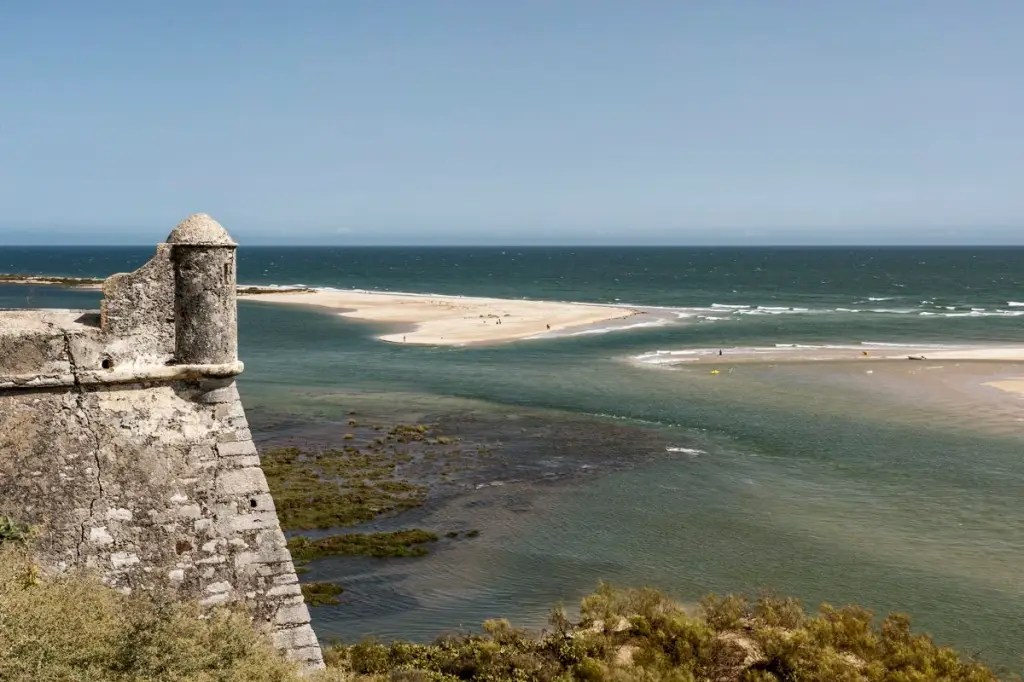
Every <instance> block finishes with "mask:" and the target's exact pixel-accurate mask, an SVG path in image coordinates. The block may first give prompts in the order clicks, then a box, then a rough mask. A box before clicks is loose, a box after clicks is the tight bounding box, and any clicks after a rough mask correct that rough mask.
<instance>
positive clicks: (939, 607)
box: [0, 248, 1024, 670]
mask: <svg viewBox="0 0 1024 682" xmlns="http://www.w3.org/2000/svg"><path fill="white" fill-rule="evenodd" d="M149 253H150V251H149V250H148V249H141V250H140V249H123V250H115V251H113V252H108V253H101V252H98V251H96V250H89V249H59V250H58V249H52V250H46V249H31V250H26V249H10V248H6V249H0V271H18V272H28V271H33V272H38V273H46V274H74V275H94V276H102V275H106V274H110V273H111V272H114V271H118V270H125V269H130V268H131V267H135V266H137V265H139V264H141V262H144V260H145V259H146V258H147V257H148V255H149ZM240 255H241V262H240V268H239V271H240V280H241V281H243V282H247V283H261V284H296V283H302V284H309V285H317V286H334V287H357V288H366V289H382V290H393V291H420V292H438V293H460V294H481V295H496V296H507V297H517V298H518V297H526V298H546V299H556V300H586V301H600V302H620V303H634V304H644V305H657V306H667V307H671V308H673V309H674V310H675V312H676V313H677V320H676V321H675V322H673V323H672V324H669V325H666V326H662V327H652V328H643V329H634V330H628V331H621V332H615V333H606V334H592V335H585V336H573V337H567V338H559V339H545V340H535V341H526V342H519V343H515V344H508V345H504V346H499V347H476V348H426V347H413V346H396V345H389V344H385V343H382V342H379V341H377V340H375V339H374V338H373V337H374V335H375V334H377V333H380V332H381V331H382V329H383V328H382V327H379V326H375V325H368V324H362V323H358V322H354V321H352V320H347V319H344V318H340V317H338V316H333V315H328V314H323V313H321V312H316V311H308V310H302V309H293V308H284V307H280V308H279V307H276V306H270V305H261V304H255V303H247V302H243V303H242V304H241V305H240V339H241V354H242V357H243V359H244V360H245V362H246V373H245V374H244V375H243V377H242V380H241V386H242V391H243V395H244V398H245V400H246V404H247V408H248V411H249V415H250V421H251V422H252V423H253V427H254V430H256V431H257V432H258V433H260V437H261V438H263V439H269V440H273V439H274V438H276V437H278V435H276V434H279V433H280V432H283V431H285V430H288V432H289V433H291V434H295V433H298V434H301V433H303V429H305V428H308V429H310V430H312V429H317V428H319V429H320V431H319V433H320V434H321V435H322V433H324V432H327V433H330V427H331V425H332V424H337V425H338V432H339V433H340V430H341V426H340V425H341V424H342V423H343V421H344V419H345V417H346V414H347V412H348V411H349V410H356V411H359V412H361V413H372V414H379V415H383V416H386V415H393V416H395V417H405V416H409V417H417V418H418V417H423V416H427V417H432V418H437V419H442V420H444V419H449V420H454V421H455V422H456V423H463V422H465V423H467V424H475V425H477V426H476V428H479V429H482V430H486V429H487V428H491V427H492V426H493V428H495V429H506V431H505V432H504V433H511V431H510V430H509V427H508V425H509V424H514V423H522V424H528V426H524V427H523V428H522V429H520V431H521V432H522V434H524V435H523V438H526V437H527V436H528V437H529V439H528V443H527V444H525V445H520V446H518V447H519V449H518V450H517V451H516V452H517V455H516V456H517V457H521V458H522V461H523V462H524V468H523V470H522V471H518V470H517V469H516V468H515V467H510V468H509V469H508V470H507V471H504V473H503V474H502V475H501V476H499V478H500V479H501V480H498V481H497V482H498V483H504V485H501V486H487V487H483V488H480V489H473V490H470V491H467V492H466V493H465V494H463V495H461V496H457V497H455V498H452V499H450V500H446V501H443V503H438V504H435V505H432V506H430V507H428V508H427V509H425V510H421V511H418V512H413V513H411V514H410V515H409V516H407V517H402V518H400V519H397V520H394V521H383V522H381V524H380V525H381V527H388V525H387V524H388V523H394V524H397V525H405V526H411V525H419V526H422V527H430V528H437V529H441V530H443V529H446V528H466V527H473V528H479V529H480V530H481V535H480V537H479V538H477V539H476V540H475V541H473V542H459V543H451V544H447V545H444V546H442V547H440V548H439V549H438V550H437V551H435V552H434V553H433V554H432V555H431V556H430V557H427V558H425V559H422V560H414V561H389V562H378V561H370V560H362V559H348V560H340V561H331V562H323V563H322V564H318V565H316V566H315V567H314V572H313V574H312V575H311V577H312V578H317V579H337V580H339V581H340V582H341V583H342V584H344V585H345V587H346V589H347V592H346V595H345V598H346V600H345V603H343V604H342V605H341V606H338V607H325V608H319V609H315V611H314V620H315V623H316V626H317V629H318V632H319V633H320V634H321V636H332V635H337V636H341V637H345V638H349V639H351V638H354V637H358V636H361V635H366V634H376V635H379V636H382V637H396V636H402V637H415V638H427V637H430V636H432V635H433V634H436V633H437V632H439V631H442V630H451V629H456V628H459V627H460V626H464V627H469V626H472V625H474V624H476V623H478V622H479V621H480V620H481V619H483V618H486V617H491V616H496V615H503V616H509V617H511V618H512V619H513V620H515V621H517V622H520V623H525V624H536V625H539V624H541V623H542V622H543V619H544V617H545V615H546V613H547V609H548V608H549V607H550V606H551V605H552V604H553V603H554V602H556V601H559V600H562V601H565V602H570V603H571V602H573V601H574V600H576V599H577V598H578V597H579V596H581V595H582V594H584V593H586V592H587V591H588V590H590V589H591V588H592V587H593V586H594V585H595V583H596V582H597V580H598V579H602V578H603V579H607V580H612V581H615V582H619V583H628V584H653V585H657V586H659V587H663V588H665V589H668V590H670V591H672V592H673V593H675V594H677V595H678V596H680V597H681V598H683V599H687V600H691V599H696V598H698V597H699V596H700V595H701V594H704V593H705V592H708V591H712V590H713V591H720V592H724V591H748V592H751V591H757V590H759V589H765V588H767V589H772V590H776V591H778V592H785V593H792V594H795V595H797V596H799V597H801V598H803V599H805V600H807V601H808V602H810V603H816V602H819V601H822V600H827V601H831V602H839V603H845V602H849V601H856V602H860V603H864V604H867V605H868V606H870V607H873V608H875V609H877V610H883V611H884V610H903V611H907V612H909V613H910V614H911V615H912V616H913V617H914V619H915V621H916V622H917V623H918V624H919V625H921V626H922V627H924V628H926V629H927V630H929V631H931V632H932V633H934V634H935V635H936V636H937V637H938V638H939V639H940V640H941V641H943V642H949V643H953V644H956V645H958V646H960V647H963V648H964V649H965V650H968V651H970V652H979V653H980V655H981V656H982V657H983V658H984V659H986V660H989V661H992V662H995V663H997V664H1000V665H1008V666H1011V667H1013V668H1015V669H1017V670H1020V668H1021V660H1022V656H1024V644H1022V640H1021V637H1020V634H1021V628H1020V622H1021V615H1022V613H1024V570H1022V568H1021V567H1022V566H1024V509H1022V505H1021V499H1022V493H1024V458H1022V452H1024V449H1022V444H1024V438H1022V428H1024V422H1020V421H1017V420H1016V419H1015V417H1014V415H1020V416H1021V417H1024V414H1021V413H1020V409H1019V408H1017V407H1014V406H1013V404H1012V403H1011V404H1010V407H1009V408H1006V409H1005V410H1004V412H999V413H995V412H993V413H989V412H985V411H984V410H985V409H987V408H985V403H984V400H980V402H978V403H977V404H976V405H975V404H973V403H972V407H971V409H970V410H961V409H957V404H956V401H953V400H950V401H944V400H943V394H942V393H941V392H940V391H938V390H937V389H936V386H937V385H936V384H935V383H934V382H930V380H928V381H925V380H924V379H921V381H925V383H920V384H914V383H906V382H904V383H899V382H900V381H902V378H901V377H895V376H894V377H893V381H894V382H896V383H894V384H893V385H896V386H898V387H902V388H899V389H898V390H880V389H877V388H876V387H875V385H873V384H870V383H865V382H868V381H869V379H868V378H867V377H865V375H864V374H863V373H862V372H861V371H860V370H859V369H858V370H851V369H850V367H849V366H845V365H841V364H835V365H833V364H823V365H816V366H814V367H808V366H806V365H797V366H785V365H779V366H770V365H747V366H739V365H738V366H736V367H731V368H730V369H732V370H733V371H732V372H729V373H723V375H721V376H718V377H711V376H709V375H708V374H707V373H706V371H705V370H704V369H698V368H682V369H679V370H666V369H665V368H659V367H653V366H644V365H642V364H639V363H636V362H634V361H631V360H630V359H631V358H635V357H636V356H638V355H641V354H644V353H650V352H652V351H655V350H679V349H686V348H702V347H711V348H717V347H726V348H730V347H732V346H773V345H775V344H793V343H798V344H821V345H830V344H846V343H856V342H864V341H869V342H883V343H884V342H889V343H891V342H897V341H905V342H924V343H939V342H941V343H958V342H979V341H982V342H1018V343H1019V342H1021V341H1022V340H1024V334H1022V324H1024V306H1021V305H1019V303H1020V302H1021V301H1022V299H1024V286H1022V285H1024V250H1022V249H919V250H914V249H875V250H871V249H782V250H772V249H750V250H743V249H635V250H634V249H578V250H572V249H508V250H505V251H502V250H500V249H351V250H330V249H328V250H319V251H317V250H311V249H285V250H281V249H243V250H242V251H241V254H240ZM97 300H98V294H96V293H95V292H76V291H63V290H59V289H50V288H45V287H22V286H0V306H11V307H19V306H25V305H33V306H68V307H93V306H95V305H96V302H97ZM1014 303H1018V305H1014ZM723 369H724V367H723ZM855 371H856V374H855V373H854V372H855ZM958 371H959V370H958ZM964 371H967V370H964ZM969 371H971V372H980V373H985V372H989V373H992V374H993V376H995V375H997V374H998V373H999V372H1003V371H1006V370H1005V368H999V367H995V366H976V367H972V368H971V369H970V370H969ZM879 374H881V372H880V373H879ZM1021 374H1024V369H1022V371H1021ZM875 378H878V379H881V378H882V377H880V376H876V377H875ZM914 381H918V379H914ZM878 385H879V386H881V384H878ZM886 385H888V384H886ZM915 390H916V391H919V392H920V395H916V394H915V393H914V391H915ZM971 395H973V394H971ZM971 395H968V396H967V398H966V399H971ZM985 399H986V400H987V398H985ZM1006 400H1012V399H1011V398H1007V399H1006ZM1006 415H1009V417H1007V416H1006ZM515 420H520V421H519V422H517V421H515ZM324 425H327V428H326V431H325V430H324ZM602 429H607V430H608V431H607V436H606V435H605V433H606V432H605V431H603V430H602ZM545 434H547V435H545ZM552 434H554V435H552ZM595 434H596V435H595ZM514 441H515V438H514V437H512V436H509V437H508V447H514V446H515V443H514ZM666 448H673V449H674V450H667V449H666ZM679 448H685V449H687V450H689V451H691V452H684V451H681V450H678V449H679ZM526 463H529V464H530V466H534V468H529V467H526V466H525V464H526ZM549 464H550V465H551V466H558V467H563V468H569V469H576V470H578V471H579V472H580V475H579V476H569V477H565V478H562V479H559V480H558V481H555V482H544V481H541V480H539V479H538V480H534V479H535V478H536V476H535V471H537V470H540V469H539V468H542V467H543V466H547V465H549Z"/></svg>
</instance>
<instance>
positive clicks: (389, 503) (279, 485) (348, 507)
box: [261, 447, 426, 530]
mask: <svg viewBox="0 0 1024 682" xmlns="http://www.w3.org/2000/svg"><path fill="white" fill-rule="evenodd" d="M261 459H262V465H263V472H264V474H266V477H267V483H268V484H269V485H270V492H271V494H272V495H273V496H274V504H275V506H276V507H277V515H278V518H279V519H280V521H281V527H282V528H284V529H285V530H308V529H312V528H333V527H336V526H351V525H355V524H358V523H364V522H366V521H370V520H372V519H374V518H376V517H378V516H380V515H382V514H388V513H397V512H401V511H405V510H407V509H413V508H415V507H419V506H420V505H422V504H423V500H424V498H425V496H426V488H425V487H424V486H421V485H416V484H413V483H410V482H408V481H405V480H401V479H399V478H397V476H396V473H395V469H396V466H397V464H398V463H399V461H400V456H398V455H396V454H395V453H388V452H374V451H369V452H368V451H365V450H361V449H360V448H356V447H346V448H344V449H341V450H326V451H323V452H306V451H303V450H300V449H298V448H294V447H289V448H277V449H274V450H268V451H266V452H264V453H263V456H262V458H261Z"/></svg>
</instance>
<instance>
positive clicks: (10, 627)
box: [0, 543, 303, 682]
mask: <svg viewBox="0 0 1024 682" xmlns="http://www.w3.org/2000/svg"><path fill="white" fill-rule="evenodd" d="M200 615H201V614H200V610H199V608H198V606H197V605H195V604H191V603H183V602H178V603H170V604H161V603H158V602H156V601H154V600H152V599H150V598H149V597H147V596H126V595H124V594H121V593H120V592H118V591H115V590H113V589H111V588H109V587H106V586H104V585H103V584H102V583H100V582H99V581H98V580H96V579H94V578H92V577H90V576H87V575H82V574H68V575H62V576H46V575H44V574H42V573H41V572H40V571H39V570H38V569H37V568H36V566H35V565H34V563H33V562H32V561H31V559H30V557H29V555H28V553H27V551H26V550H25V549H24V548H22V547H18V546H11V545H10V544H9V543H4V546H3V547H2V548H0V680H4V682H57V681H60V682H143V681H144V680H145V681H146V682H151V681H157V682H172V681H173V682H299V681H300V680H302V679H303V678H302V677H301V676H300V675H299V673H298V671H297V670H296V668H295V667H294V665H293V664H291V663H289V662H288V661H286V660H284V658H283V657H282V656H281V655H280V654H278V653H277V652H276V651H275V650H274V649H273V647H272V646H271V644H270V641H269V639H268V638H267V637H265V636H264V635H263V634H261V633H259V632H257V631H256V630H255V629H254V628H253V626H252V622H251V621H250V619H249V618H248V616H247V615H246V614H245V613H243V612H241V611H238V610H230V609H219V610H214V611H206V612H204V617H202V618H200Z"/></svg>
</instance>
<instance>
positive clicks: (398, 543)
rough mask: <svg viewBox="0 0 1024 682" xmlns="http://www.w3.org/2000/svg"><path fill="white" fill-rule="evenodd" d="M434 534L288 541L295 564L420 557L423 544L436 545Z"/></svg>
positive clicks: (398, 533)
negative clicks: (336, 559)
mask: <svg viewBox="0 0 1024 682" xmlns="http://www.w3.org/2000/svg"><path fill="white" fill-rule="evenodd" d="M437 539H438V538H437V535H436V534H434V533H431V532H430V531H426V530H421V529H418V528H417V529H412V530H398V531H392V532H389V533H348V534H346V535H328V536H327V537H323V538H317V539H311V538H307V537H303V536H299V537H294V538H292V539H291V540H289V541H288V549H289V550H290V551H291V553H292V558H293V559H295V560H296V561H312V560H313V559H320V558H322V557H327V556H372V557H378V558H385V557H419V556H426V555H427V554H428V553H429V552H428V550H427V548H426V547H424V545H426V544H428V543H431V542H437Z"/></svg>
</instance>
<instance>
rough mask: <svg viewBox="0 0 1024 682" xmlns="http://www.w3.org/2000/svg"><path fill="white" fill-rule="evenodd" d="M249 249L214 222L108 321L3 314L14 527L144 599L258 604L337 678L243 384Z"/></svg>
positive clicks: (287, 641) (1, 387) (118, 302)
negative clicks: (242, 267) (312, 616)
mask: <svg viewBox="0 0 1024 682" xmlns="http://www.w3.org/2000/svg"><path fill="white" fill-rule="evenodd" d="M236 248H237V245H236V244H235V242H234V241H233V240H232V239H231V237H230V236H229V235H228V233H227V232H226V231H225V230H224V228H223V227H221V226H220V225H219V224H218V223H217V221H215V220H214V219H213V218H211V217H209V216H208V215H205V214H196V215H193V216H190V217H189V218H187V219H186V220H184V221H183V222H182V223H181V224H179V225H178V226H177V227H175V228H174V230H173V231H172V232H171V234H170V235H169V236H168V238H167V242H166V243H163V244H159V245H157V249H156V254H155V255H154V256H153V258H152V259H150V261H149V262H148V263H146V264H145V265H143V266H142V267H141V268H139V269H138V270H136V271H135V272H131V273H127V274H119V275H113V276H111V277H109V278H107V280H106V281H105V282H104V283H103V301H102V303H101V310H100V313H99V314H96V313H95V312H91V311H81V310H12V311H5V310H0V514H4V515H7V516H10V517H13V518H14V519H16V520H17V521H20V522H23V523H27V524H31V525H32V526H34V527H35V528H36V529H37V531H38V533H39V535H40V542H39V548H38V553H39V556H38V559H39V561H40V562H41V563H43V564H45V565H47V566H49V567H51V568H54V569H57V570H64V569H68V568H71V567H74V566H82V567H88V568H90V569H93V570H95V571H97V572H98V573H99V574H100V575H102V576H103V579H104V580H105V581H106V582H107V583H109V584H110V585H112V586H114V587H117V588H119V589H122V590H126V591H134V590H142V591H146V592H154V593H161V594H162V593H165V592H168V591H169V592H171V593H173V594H177V595H178V596H180V597H181V598H187V599H197V600H199V602H200V603H201V604H204V605H207V606H214V605H217V604H224V603H228V602H242V603H244V604H246V606H247V607H248V609H249V611H250V613H252V615H253V618H254V620H255V621H256V623H257V624H258V625H259V626H261V627H264V628H266V629H267V630H268V631H269V632H270V634H271V635H272V636H273V639H274V641H275V643H276V644H277V646H278V647H280V648H281V649H282V650H284V651H286V652H287V653H288V654H289V655H290V656H292V657H293V658H295V659H296V660H299V661H302V662H304V663H306V664H307V665H310V666H312V667H321V666H322V665H323V660H322V657H321V653H320V647H319V644H318V643H317V639H316V636H315V635H314V633H313V630H312V628H311V627H310V624H309V611H308V610H307V608H306V605H305V603H304V602H303V599H302V593H301V590H300V589H299V585H298V579H297V577H296V574H295V569H294V566H293V565H292V560H291V556H290V554H289V552H288V547H287V544H286V542H285V537H284V534H283V533H282V532H281V527H280V524H279V523H278V519H277V513H276V511H275V509H274V501H273V499H272V498H271V496H270V492H269V490H268V488H267V482H266V478H265V477H264V475H263V471H262V469H261V468H260V461H259V457H258V455H257V453H256V447H255V445H254V444H253V441H252V434H251V433H250V432H249V424H248V421H247V419H246V416H245V410H244V409H243V407H242V403H241V400H240V398H239V395H238V389H237V387H236V385H235V377H236V376H237V375H238V374H240V373H241V372H242V369H243V366H242V363H240V362H239V361H238V320H237V313H236V300H235V299H236V285H235V280H236V274H235V273H236V267H235V254H236Z"/></svg>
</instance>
